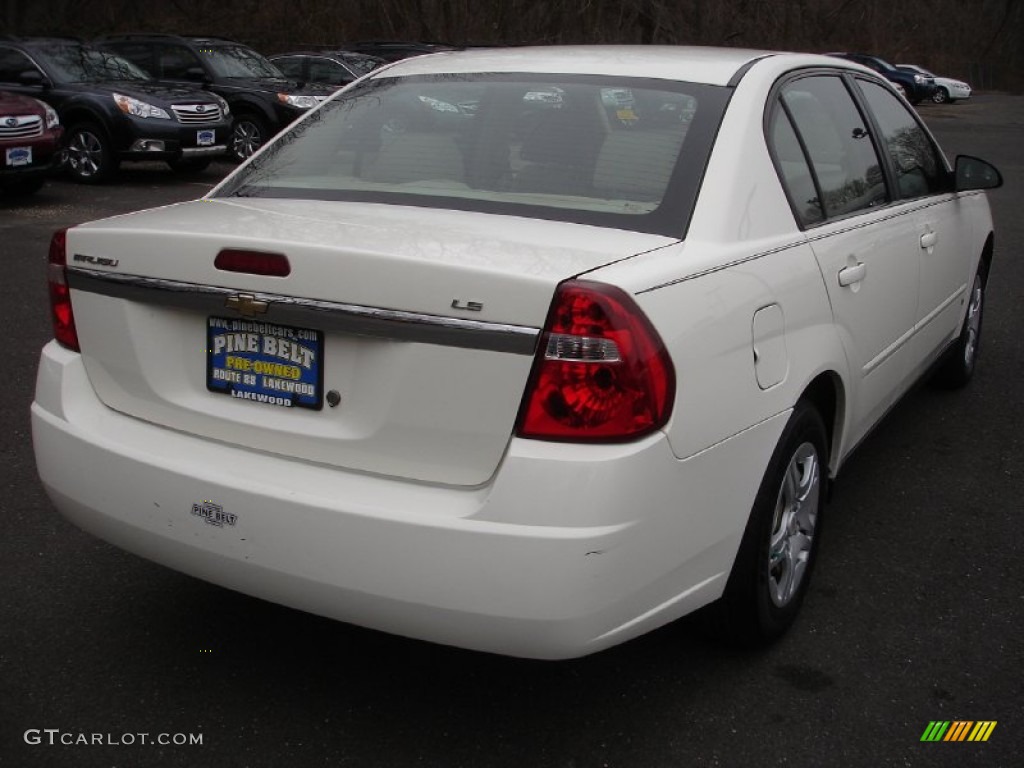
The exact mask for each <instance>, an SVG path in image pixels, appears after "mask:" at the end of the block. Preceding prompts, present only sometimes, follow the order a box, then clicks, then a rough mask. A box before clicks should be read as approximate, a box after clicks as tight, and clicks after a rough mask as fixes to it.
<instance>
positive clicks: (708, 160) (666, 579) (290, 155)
mask: <svg viewBox="0 0 1024 768" xmlns="http://www.w3.org/2000/svg"><path fill="white" fill-rule="evenodd" d="M608 89H616V91H619V90H621V92H626V91H628V92H629V93H630V94H631V97H632V98H633V99H634V100H635V119H631V120H629V121H622V120H618V119H615V116H614V111H613V110H609V109H608V105H607V103H606V101H607V94H608V93H609V90H608ZM553 93H557V94H559V99H558V108H557V109H555V108H552V105H551V104H550V103H548V102H547V101H546V100H544V99H537V98H536V94H553ZM467 100H472V102H473V103H474V104H476V108H475V109H473V110H471V111H468V112H465V113H464V114H463V113H460V114H459V115H449V114H448V113H447V112H443V111H438V110H437V109H434V108H432V106H431V105H432V104H433V103H434V102H435V101H436V102H441V103H445V104H461V103H464V102H466V101H467ZM665 104H686V105H687V108H686V111H685V115H683V114H682V113H681V112H680V111H679V110H674V109H664V108H663V107H664V105H665ZM610 112H611V113H612V114H609V113H610ZM1000 183H1001V180H1000V177H999V174H998V172H997V171H996V170H995V168H993V167H992V166H991V165H989V164H987V163H985V162H984V161H981V160H977V159H974V158H969V157H960V158H958V159H957V161H956V163H955V166H954V167H951V166H950V165H949V164H948V162H947V160H946V158H945V157H944V156H943V154H942V152H941V151H940V149H939V147H938V146H937V145H936V143H935V141H934V140H933V138H932V136H931V134H930V133H929V132H928V130H927V129H926V128H925V126H924V125H923V123H922V122H921V121H920V120H919V118H918V117H917V115H916V114H915V112H914V110H912V109H911V108H909V106H908V105H907V104H906V102H905V101H904V100H903V99H901V98H899V97H898V96H897V95H896V94H895V92H894V91H893V89H892V87H891V86H890V85H889V83H888V82H887V81H885V80H883V79H882V78H881V77H880V76H878V75H876V74H874V73H873V72H871V71H869V70H867V69H866V68H863V67H861V66H859V65H857V64H855V63H852V62H849V61H845V60H840V59H836V58H833V57H825V56H815V55H804V54H775V53H771V52H766V51H745V50H739V49H706V48H685V47H664V48H659V47H648V46H644V47H636V48H630V47H593V48H591V47H580V48H537V49H525V48H514V49H507V50H486V51H485V50H481V51H473V52H460V53H443V54H437V55H432V56H424V57H420V58H415V59H409V60H405V61H402V62H400V63H398V64H395V65H394V66H393V67H391V68H389V69H387V70H385V71H381V72H379V73H377V74H371V75H370V76H369V77H367V78H365V79H363V80H362V81H360V82H359V83H357V84H356V85H354V86H353V87H350V88H348V89H346V90H344V91H341V92H340V93H339V94H337V95H336V96H334V97H333V98H332V99H330V100H329V101H327V102H325V103H324V104H323V105H322V106H320V107H319V108H317V109H314V110H312V111H311V112H310V114H309V115H308V116H307V117H305V118H304V119H303V120H302V121H300V122H299V123H297V124H296V125H294V126H293V127H291V128H290V129H289V130H288V131H286V132H285V133H284V134H283V135H281V136H279V137H278V138H276V139H275V140H274V141H273V142H272V143H270V144H268V145H267V146H265V147H264V148H263V149H261V150H260V152H259V153H257V154H256V155H254V156H253V157H252V158H251V159H250V160H249V161H248V162H246V163H245V164H244V165H242V166H241V167H239V168H238V169H237V170H236V171H235V172H234V173H233V174H232V175H231V176H229V177H228V178H227V179H226V180H225V181H224V182H223V183H222V184H221V185H219V186H218V187H217V188H216V189H214V190H213V191H212V192H210V194H208V195H207V196H206V197H204V198H203V199H201V200H196V201H194V202H187V203H182V204H177V205H171V206H165V207H162V208H158V209H154V210H150V211H142V212H139V213H132V214H128V215H123V216H117V217H114V218H110V219H105V220H101V221H95V222H91V223H88V224H82V225H80V226H76V227H73V228H71V229H68V230H66V231H61V232H58V233H57V234H56V235H55V236H54V238H53V241H52V243H51V247H50V255H49V271H48V276H49V286H50V295H51V299H52V306H53V311H52V317H53V323H54V331H55V337H56V338H55V340H54V341H52V342H51V343H49V344H47V345H46V347H45V348H44V349H43V352H42V359H41V363H40V368H39V375H38V382H37V388H36V396H35V401H34V403H33V405H32V425H33V439H34V444H35V453H36V461H37V465H38V468H39V474H40V477H41V479H42V482H43V485H44V487H45V488H46V490H47V492H48V493H49V495H50V498H51V499H52V500H53V503H54V505H55V506H56V507H57V508H58V509H59V510H60V511H61V512H62V513H63V514H64V515H66V516H67V517H68V518H69V519H71V520H72V521H74V522H75V523H77V524H78V525H80V526H81V527H82V528H84V529H86V530H88V531H91V532H92V533H94V534H96V535H97V536H100V537H102V538H104V539H107V540H108V541H110V542H112V543H114V544H116V545H118V546H120V547H123V548H125V549H127V550H130V551H132V552H135V553H138V554H140V555H142V556H144V557H147V558H150V559H152V560H155V561H157V562H160V563H164V564H166V565H168V566H170V567H172V568H176V569H179V570H181V571H184V572H186V573H189V574H192V575H194V576H197V577H199V578H202V579H206V580H208V581H211V582H214V583H217V584H221V585H224V586H226V587H229V588H231V589H236V590H239V591H242V592H245V593H248V594H252V595H257V596H260V597H263V598H266V599H268V600H273V601H276V602H280V603H284V604H287V605H291V606H295V607H298V608H301V609H304V610H308V611H312V612H316V613H319V614H323V615H325V616H330V617H334V618H336V619H340V620H343V621H348V622H353V623H355V624H360V625H364V626H368V627H373V628H377V629H381V630H385V631H388V632H393V633H397V634H401V635H407V636H411V637H417V638H423V639H427V640H432V641H435V642H440V643H447V644H452V645H456V646H462V647H466V648H474V649H479V650H485V651H492V652H497V653H504V654H512V655H518V656H527V657H539V658H565V657H572V656H580V655H584V654H588V653H592V652H595V651H598V650H601V649H603V648H607V647H609V646H612V645H615V644H616V643H620V642H623V641H625V640H628V639H629V638H632V637H636V636H637V635H640V634H642V633H644V632H647V631H649V630H651V629H653V628H655V627H658V626H660V625H662V624H665V623H667V622H669V621H672V620H674V619H676V618H678V617H680V616H682V615H684V614H686V613H689V612H691V611H694V610H696V609H698V608H701V607H703V606H707V605H709V604H714V605H713V607H712V608H711V609H710V610H711V612H713V613H715V614H717V624H718V625H719V626H720V628H721V629H722V630H723V631H724V632H725V633H726V634H727V635H728V636H729V637H732V638H734V639H737V640H740V641H743V642H768V641H771V640H773V639H775V638H777V637H778V636H779V635H781V633H782V632H784V631H785V630H786V629H787V628H788V627H789V626H790V624H791V623H792V622H793V621H794V619H795V617H796V615H797V612H798V610H799V607H800V604H801V602H802V600H803V597H804V595H805V594H806V592H807V589H808V584H809V581H810V576H811V571H812V568H813V565H814V561H815V558H816V556H817V554H818V551H819V549H820V542H821V536H820V533H821V522H822V515H823V512H824V506H825V499H826V486H827V484H828V482H829V481H830V479H831V478H832V477H834V476H835V475H836V474H837V473H838V472H839V470H840V469H841V467H842V465H843V461H844V460H845V459H846V458H847V456H849V454H850V452H851V451H852V450H853V449H854V447H855V446H856V445H857V444H858V443H860V441H861V440H862V439H863V438H864V437H865V436H866V435H867V434H868V432H869V430H870V429H871V428H872V426H873V425H874V424H875V423H876V422H877V421H878V420H879V419H881V418H882V416H883V415H884V414H885V413H886V412H887V411H888V410H889V408H891V407H892V405H893V404H894V403H895V402H896V401H897V399H898V398H899V397H900V395H901V394H903V393H904V392H905V391H906V390H907V389H908V388H909V387H910V386H911V385H912V384H913V382H914V381H915V380H917V379H918V378H920V377H921V376H922V375H924V374H926V373H927V372H929V371H934V370H937V372H938V376H939V377H940V379H941V380H942V381H943V382H944V383H946V384H948V385H951V386H962V385H964V384H966V383H967V381H968V380H969V379H970V377H971V374H972V372H973V371H974V367H975V362H976V359H977V353H978V342H979V335H980V332H981V327H982V323H981V318H982V310H983V306H984V295H985V285H986V281H987V279H988V275H989V266H990V264H991V261H992V258H993V233H992V221H991V217H990V214H989V207H988V202H987V200H986V197H985V194H984V192H983V191H981V190H983V189H985V188H990V187H995V186H998V185H999V184H1000ZM893 524H894V525H899V521H898V520H897V521H893ZM826 554H827V553H826ZM937 567H940V566H939V565H937ZM855 578H858V577H857V576H856V575H853V574H852V575H851V579H855Z"/></svg>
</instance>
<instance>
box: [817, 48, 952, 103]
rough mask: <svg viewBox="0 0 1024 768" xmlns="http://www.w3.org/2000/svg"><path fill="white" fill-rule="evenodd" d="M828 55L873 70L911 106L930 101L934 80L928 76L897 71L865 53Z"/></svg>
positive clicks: (878, 58) (933, 89) (887, 63)
mask: <svg viewBox="0 0 1024 768" xmlns="http://www.w3.org/2000/svg"><path fill="white" fill-rule="evenodd" d="M828 55H829V56H838V57H839V58H841V59H849V60H850V61H856V62H857V63H858V64H863V65H864V66H865V67H867V68H868V69H873V70H875V72H877V73H878V74H880V75H881V76H882V77H884V78H885V79H886V80H888V81H889V82H891V83H892V84H893V85H895V86H896V90H898V91H899V92H900V93H902V94H903V95H904V96H905V97H906V98H907V101H909V102H910V103H911V104H920V103H921V102H922V101H924V100H925V99H930V98H931V97H932V94H934V93H935V78H933V77H931V76H930V75H922V74H919V73H917V72H906V71H904V70H901V69H897V68H896V67H894V66H893V65H892V64H890V63H889V62H888V61H886V60H885V59H883V58H880V57H878V56H869V55H868V54H866V53H830V54H828Z"/></svg>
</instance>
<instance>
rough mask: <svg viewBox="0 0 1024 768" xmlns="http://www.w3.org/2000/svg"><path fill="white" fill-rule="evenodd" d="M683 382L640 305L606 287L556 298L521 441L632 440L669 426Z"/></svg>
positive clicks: (569, 287)
mask: <svg viewBox="0 0 1024 768" xmlns="http://www.w3.org/2000/svg"><path fill="white" fill-rule="evenodd" d="M674 395H675V375H674V374H673V372H672V361H671V360H670V359H669V356H668V352H667V351H666V350H665V345H664V344H663V343H662V341H661V338H660V337H659V336H658V334H657V332H656V331H655V330H654V327H653V326H652V325H651V323H650V321H649V320H648V319H647V317H646V316H645V315H644V314H643V312H641V311H640V308H639V307H638V306H637V305H636V302H634V301H633V299H632V298H630V296H629V295H628V294H626V293H625V292H624V291H622V290H620V289H618V288H615V287H613V286H610V285H605V284H603V283H592V282H584V281H575V280H573V281H569V282H566V283H562V285H560V286H559V288H558V291H557V292H556V293H555V298H554V301H553V302H552V304H551V310H550V312H549V313H548V320H547V323H546V325H545V327H544V333H543V335H542V337H541V343H540V349H539V350H538V351H537V359H536V361H535V362H534V365H533V371H532V372H531V374H530V381H529V384H528V385H527V387H526V394H525V395H524V397H523V403H522V405H521V406H520V408H519V419H518V422H517V427H516V433H517V434H518V435H519V436H520V437H532V438H537V439H542V440H566V441H579V442H586V441H595V442H614V441H625V440H632V439H635V438H638V437H641V436H643V435H645V434H648V433H650V432H653V431H654V430H656V429H660V428H661V427H662V426H664V424H665V422H666V421H668V417H669V414H670V413H671V411H672V399H673V397H674Z"/></svg>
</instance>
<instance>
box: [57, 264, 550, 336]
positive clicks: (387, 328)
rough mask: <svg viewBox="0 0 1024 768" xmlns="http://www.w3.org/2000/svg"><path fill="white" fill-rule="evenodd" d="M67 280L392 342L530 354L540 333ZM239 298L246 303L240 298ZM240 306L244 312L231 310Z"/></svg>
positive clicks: (226, 294) (256, 294)
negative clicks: (390, 340)
mask: <svg viewBox="0 0 1024 768" xmlns="http://www.w3.org/2000/svg"><path fill="white" fill-rule="evenodd" d="M67 280H68V285H69V286H70V287H71V289H72V290H76V291H85V292H88V293H95V294H99V295H102V296H110V297H112V298H119V299H125V300H128V301H137V302H140V303H143V304H156V305H160V306H165V307H177V308H180V309H189V310H193V311H197V312H204V313H206V314H207V315H216V316H220V317H245V318H247V319H250V320H251V319H258V320H261V321H266V322H268V323H277V324H281V325H296V326H302V327H310V328H316V329H318V330H323V331H325V332H337V333H345V334H351V335H356V336H371V337H375V338H385V339H392V340H395V341H407V342H417V343H420V344H437V345H441V346H447V347H461V348H464V349H481V350H487V351H492V352H505V353H509V354H515V355H533V354H534V353H535V352H536V349H537V340H538V339H539V337H540V328H533V327H529V326H523V325H512V324H508V323H496V322H489V321H484V320H467V319H465V318H460V317H445V316H441V315H429V314H423V313H417V312H406V311H402V310H395V309H384V308H381V307H367V306H362V305H358V304H345V303H341V302H335V301H321V300H318V299H304V298H299V297H296V296H286V295H283V294H277V293H266V292H262V291H247V290H239V289H237V288H227V287H223V286H216V285H203V284H200V283H189V282H182V281H178V280H168V279H165V278H156V277H146V276H143V275H131V274H123V273H120V272H117V273H114V272H108V271H104V270H98V269H88V268H85V267H78V266H69V267H68V268H67ZM240 298H241V299H244V301H242V302H240V301H239V299H240ZM230 300H233V301H232V302H231V304H229V301H230ZM232 304H233V305H234V307H233V306H232ZM240 304H241V306H242V307H243V309H247V310H248V311H239V310H238V309H236V308H235V307H237V306H239V305H240Z"/></svg>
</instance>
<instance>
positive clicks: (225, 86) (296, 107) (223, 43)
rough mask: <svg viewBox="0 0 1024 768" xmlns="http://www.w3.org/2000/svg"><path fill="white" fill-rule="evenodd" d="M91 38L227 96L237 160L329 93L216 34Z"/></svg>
mask: <svg viewBox="0 0 1024 768" xmlns="http://www.w3.org/2000/svg"><path fill="white" fill-rule="evenodd" d="M97 42H98V44H99V45H101V46H103V47H104V48H106V49H108V50H111V51H115V52H116V53H118V54H120V55H122V56H124V57H125V58H126V59H129V60H130V61H132V62H133V63H134V64H137V65H138V66H139V67H141V68H142V69H144V70H146V71H147V72H149V73H150V74H151V75H153V76H154V77H156V78H159V79H160V80H163V81H167V82H172V83H185V84H192V85H193V86H195V85H196V84H201V85H202V87H204V88H207V89H209V90H210V91H212V92H213V93H216V94H217V95H219V96H220V97H222V98H223V99H224V100H225V101H227V103H228V104H229V105H230V107H231V112H232V115H233V116H234V119H233V121H232V127H231V142H230V147H229V149H230V152H231V154H232V155H233V156H234V157H235V159H237V160H244V159H246V158H247V157H249V155H251V154H252V153H253V152H255V151H256V150H257V149H259V148H260V147H261V146H263V144H264V142H266V140H267V139H269V138H270V137H271V136H273V135H274V134H275V133H277V132H278V131H280V130H281V129H282V128H284V127H285V126H286V125H288V124H289V123H290V122H292V120H294V119H295V118H297V117H298V116H299V115H301V114H302V113H303V112H305V111H306V110H307V109H309V108H310V107H314V106H316V105H317V104H318V103H320V102H321V101H323V100H324V99H325V98H326V97H328V96H330V95H331V93H333V90H332V89H331V88H329V87H327V86H318V85H306V86H301V85H300V84H299V83H297V82H295V81H294V80H289V79H288V78H286V77H285V76H284V74H283V73H282V72H281V70H279V69H278V68H277V67H275V66H274V65H273V64H271V63H270V62H269V61H267V59H266V58H265V57H264V56H263V55H261V54H259V53H257V52H256V51H254V50H253V49H252V48H249V47H248V46H246V45H243V44H242V43H239V42H236V41H234V40H228V39H225V38H221V37H194V36H183V35H161V34H132V35H118V36H114V37H105V38H102V39H101V40H99V41H97Z"/></svg>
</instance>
